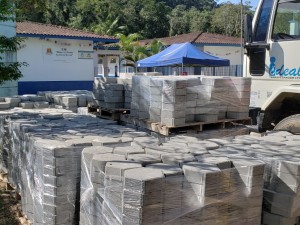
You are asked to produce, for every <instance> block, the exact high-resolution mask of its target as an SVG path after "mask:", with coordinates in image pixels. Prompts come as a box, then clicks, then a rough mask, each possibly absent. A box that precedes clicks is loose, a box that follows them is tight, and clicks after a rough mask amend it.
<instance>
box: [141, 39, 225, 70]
mask: <svg viewBox="0 0 300 225" xmlns="http://www.w3.org/2000/svg"><path fill="white" fill-rule="evenodd" d="M174 64H189V65H201V66H229V65H230V61H229V60H228V59H222V58H219V57H216V56H213V55H210V54H207V53H205V52H202V51H200V50H199V49H197V48H196V47H195V46H194V45H192V44H191V43H189V42H186V43H182V44H173V45H171V46H170V47H168V48H166V49H165V50H163V51H161V52H159V53H157V54H155V55H153V56H150V57H148V58H145V59H142V60H139V61H137V66H138V67H158V66H169V65H174Z"/></svg>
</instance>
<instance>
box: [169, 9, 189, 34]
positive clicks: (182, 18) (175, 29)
mask: <svg viewBox="0 0 300 225" xmlns="http://www.w3.org/2000/svg"><path fill="white" fill-rule="evenodd" d="M169 22H170V33H169V34H170V36H174V35H177V34H186V33H188V32H189V16H188V11H187V10H186V6H184V5H178V6H176V8H175V9H173V10H172V12H171V15H170V20H169Z"/></svg>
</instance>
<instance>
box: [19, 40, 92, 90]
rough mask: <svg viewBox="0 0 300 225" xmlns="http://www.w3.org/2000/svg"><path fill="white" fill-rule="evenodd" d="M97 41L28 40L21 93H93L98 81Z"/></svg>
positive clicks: (23, 49) (24, 48)
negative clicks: (96, 71)
mask: <svg viewBox="0 0 300 225" xmlns="http://www.w3.org/2000/svg"><path fill="white" fill-rule="evenodd" d="M93 58H94V53H93V42H92V41H86V40H71V39H52V38H46V39H41V38H31V37H30V38H27V39H26V40H25V41H24V42H23V43H22V44H21V46H20V49H19V50H18V61H20V62H27V63H28V66H27V67H24V68H23V69H22V72H23V75H24V76H23V77H22V78H21V79H20V80H19V94H24V93H36V92H37V91H47V90H49V91H53V90H76V89H82V90H91V89H92V84H93V78H94V60H93Z"/></svg>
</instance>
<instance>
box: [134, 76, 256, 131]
mask: <svg viewBox="0 0 300 225" xmlns="http://www.w3.org/2000/svg"><path fill="white" fill-rule="evenodd" d="M250 85H251V80H250V79H248V78H235V77H234V78H231V77H206V76H186V77H177V76H167V77H143V76H134V77H133V101H132V105H131V109H132V112H131V114H132V116H134V117H138V118H140V119H149V120H150V121H152V122H160V123H161V124H162V125H166V126H170V127H176V126H182V125H186V124H188V123H191V122H195V121H196V122H211V123H213V122H217V121H218V120H221V119H225V118H232V119H244V118H248V110H249V103H250ZM149 86H150V91H149ZM149 92H150V93H149ZM149 96H150V100H149ZM149 101H150V102H149ZM145 104H148V105H149V107H147V106H144V105H145ZM147 110H148V113H149V114H150V115H148V114H147Z"/></svg>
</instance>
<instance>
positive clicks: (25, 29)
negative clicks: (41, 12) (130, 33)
mask: <svg viewBox="0 0 300 225" xmlns="http://www.w3.org/2000/svg"><path fill="white" fill-rule="evenodd" d="M17 34H18V35H19V36H22V35H33V36H50V37H51V36H53V37H60V36H61V37H72V38H78V39H82V38H84V39H91V40H104V41H108V42H117V39H116V38H115V37H111V36H107V35H98V34H94V33H91V32H86V31H81V30H77V29H72V28H67V27H63V26H56V25H51V24H42V23H36V22H29V21H25V22H18V23H17Z"/></svg>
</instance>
